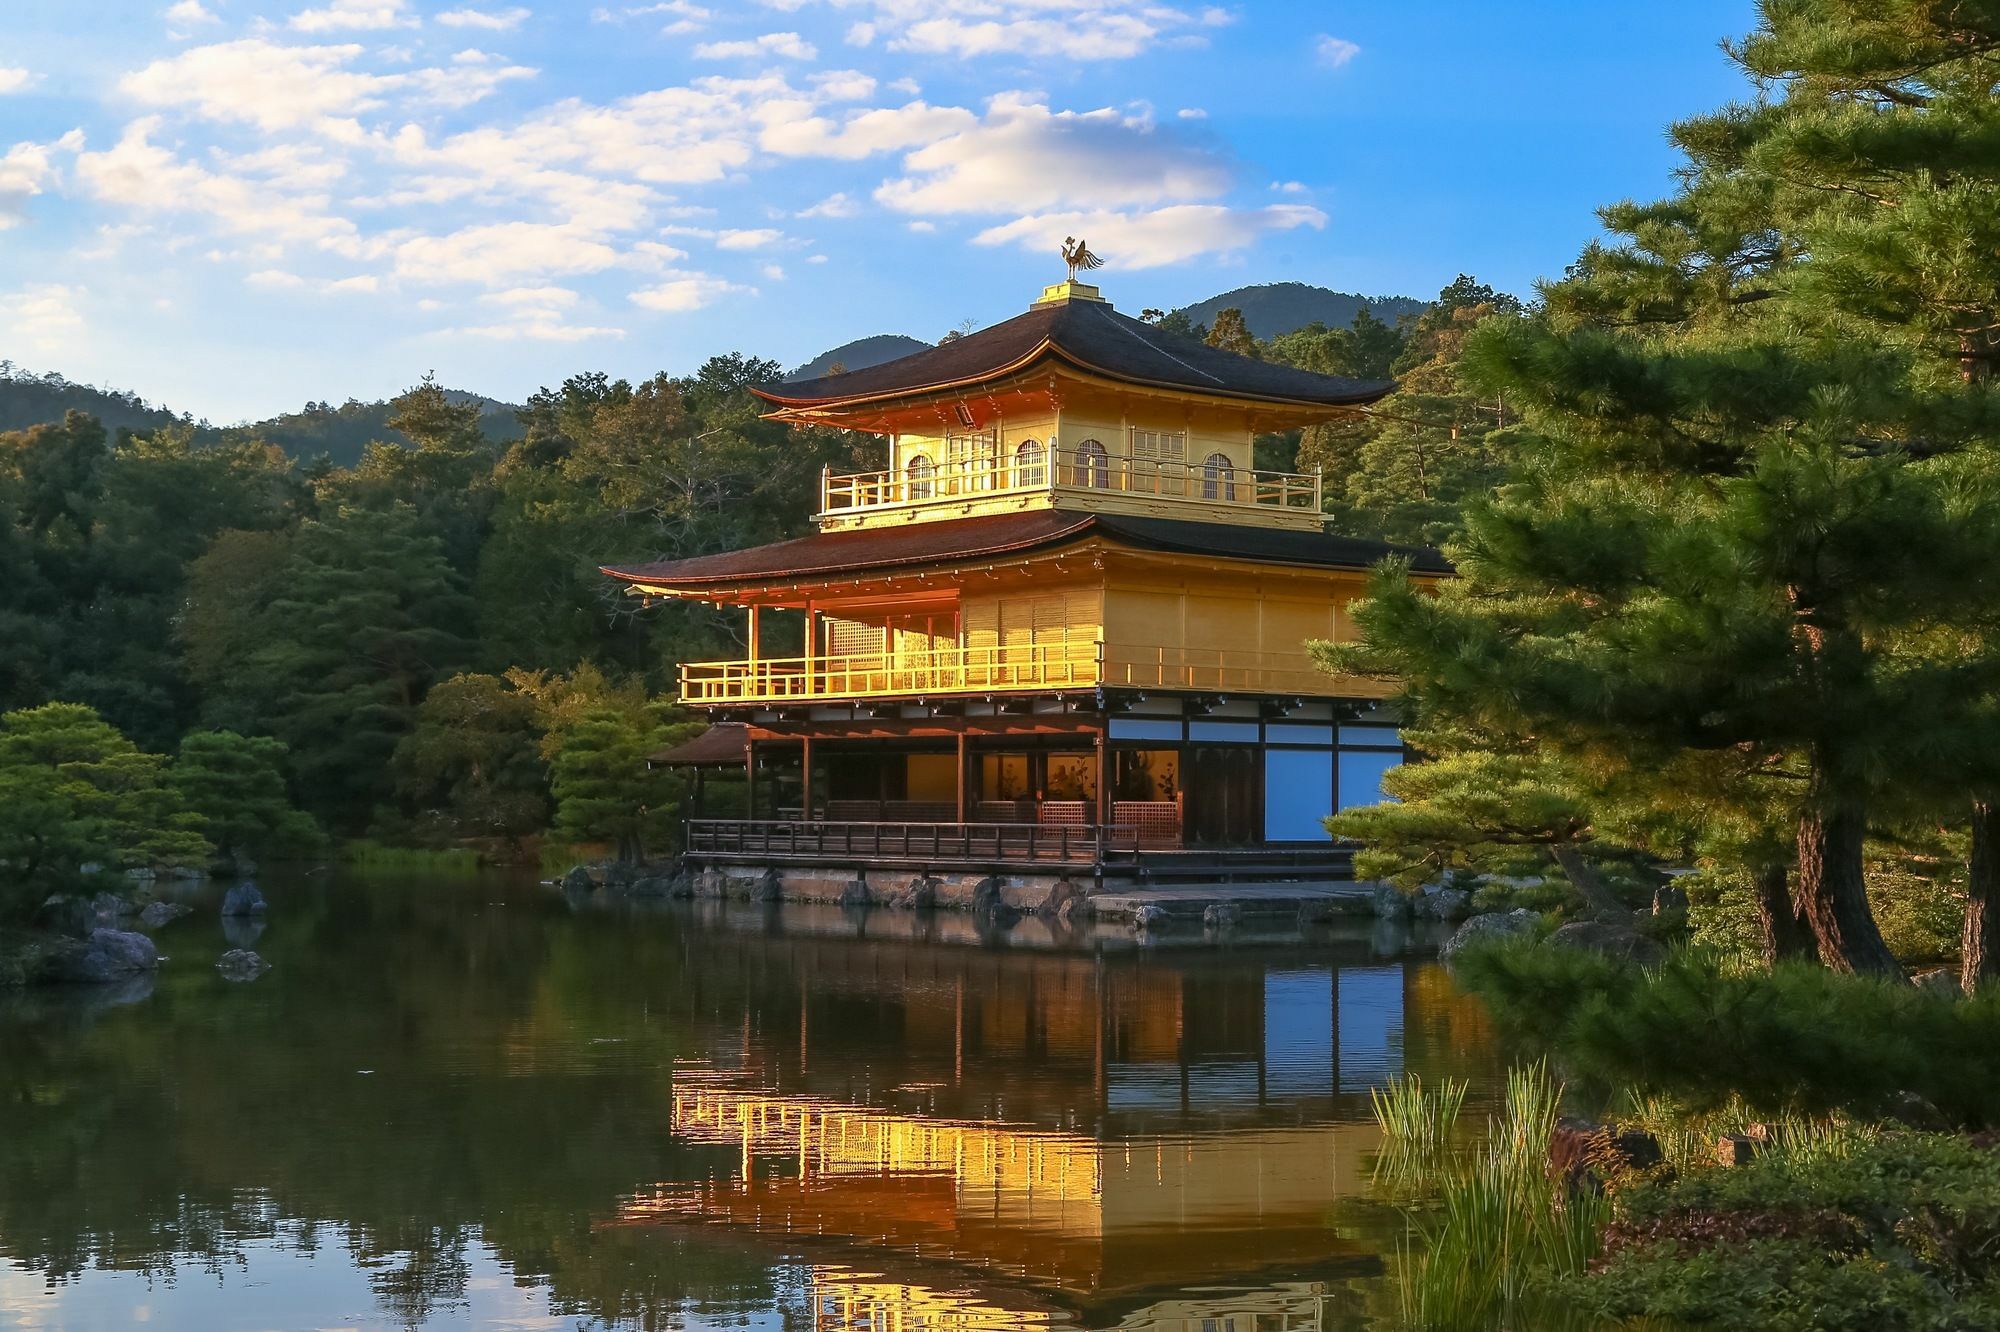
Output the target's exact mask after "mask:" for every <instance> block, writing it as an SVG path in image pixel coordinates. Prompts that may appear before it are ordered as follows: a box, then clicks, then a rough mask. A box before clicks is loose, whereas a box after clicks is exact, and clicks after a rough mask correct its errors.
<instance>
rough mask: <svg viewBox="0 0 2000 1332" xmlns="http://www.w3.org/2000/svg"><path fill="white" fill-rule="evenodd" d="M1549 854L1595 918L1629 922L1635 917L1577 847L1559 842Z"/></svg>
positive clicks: (1551, 848)
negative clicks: (1632, 916)
mask: <svg viewBox="0 0 2000 1332" xmlns="http://www.w3.org/2000/svg"><path fill="white" fill-rule="evenodd" d="M1549 854H1550V855H1552V856H1554V857H1555V860H1556V864H1558V865H1560V866H1562V872H1563V875H1564V876H1565V877H1566V878H1568V879H1569V881H1570V886H1571V887H1573V888H1575V889H1576V890H1577V892H1579V893H1581V894H1582V895H1583V900H1584V903H1585V905H1587V906H1588V907H1589V908H1590V910H1591V912H1592V913H1593V914H1594V915H1598V916H1604V917H1607V918H1609V919H1612V920H1617V919H1620V918H1629V917H1630V916H1631V915H1632V912H1631V909H1630V908H1628V907H1627V906H1626V905H1625V904H1624V903H1623V902H1621V901H1619V900H1618V898H1617V896H1616V895H1615V894H1613V893H1612V891H1611V888H1610V886H1609V885H1607V884H1606V883H1605V882H1604V879H1603V877H1602V876H1600V875H1599V874H1598V872H1597V868H1596V867H1595V866H1594V865H1592V864H1591V863H1590V862H1589V861H1588V860H1585V859H1584V857H1583V852H1581V851H1579V850H1577V849H1576V847H1575V846H1573V845H1571V844H1570V843H1567V842H1558V843H1557V844H1556V845H1554V846H1552V847H1550V848H1549Z"/></svg>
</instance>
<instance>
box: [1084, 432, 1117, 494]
mask: <svg viewBox="0 0 2000 1332" xmlns="http://www.w3.org/2000/svg"><path fill="white" fill-rule="evenodd" d="M1076 483H1077V484H1078V485H1080V486H1096V487H1098V488H1100V489H1102V488H1105V487H1108V486H1109V485H1110V484H1111V455H1109V454H1107V453H1106V452H1105V451H1104V446H1103V445H1102V444H1099V443H1098V442H1097V441H1096V440H1094V439H1086V440H1085V441H1083V443H1081V444H1079V445H1077V446H1076Z"/></svg>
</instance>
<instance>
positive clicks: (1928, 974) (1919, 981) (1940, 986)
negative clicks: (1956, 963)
mask: <svg viewBox="0 0 2000 1332" xmlns="http://www.w3.org/2000/svg"><path fill="white" fill-rule="evenodd" d="M1910 984H1912V985H1914V986H1916V987H1917V988H1918V989H1919V990H1921V991H1923V992H1924V993H1925V994H1934V995H1937V996H1939V997H1940V998H1945V999H1962V998H1964V997H1965V991H1964V990H1963V989H1961V988H1960V986H1959V975H1958V968H1957V967H1932V968H1931V969H1930V970H1929V971H1919V972H1918V973H1917V974H1916V975H1914V976H1912V977H1910Z"/></svg>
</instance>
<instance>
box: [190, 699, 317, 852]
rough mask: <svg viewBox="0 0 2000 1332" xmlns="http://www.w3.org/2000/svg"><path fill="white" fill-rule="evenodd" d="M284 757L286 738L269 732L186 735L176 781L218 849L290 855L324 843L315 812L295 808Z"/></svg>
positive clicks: (204, 835)
mask: <svg viewBox="0 0 2000 1332" xmlns="http://www.w3.org/2000/svg"><path fill="white" fill-rule="evenodd" d="M285 757H286V750H285V746H284V745H283V743H281V742H280V741H277V740H273V739H271V738H270V737H269V736H243V735H238V734H236V733H235V732H234V731H190V732H188V734H187V735H185V736H183V737H182V738H181V747H180V750H179V752H178V753H177V754H176V755H175V756H174V765H173V770H172V774H171V776H172V780H173V784H174V787H175V789H176V790H178V791H179V792H180V795H181V799H182V800H183V801H185V802H186V804H187V807H188V808H189V809H190V810H192V811H193V812H194V814H195V816H196V817H197V818H198V819H199V821H200V828H201V835H202V836H203V837H205V838H207V839H208V841H209V843H210V844H211V845H212V846H214V847H215V849H216V850H217V851H219V852H221V853H223V854H225V855H237V854H242V855H248V856H251V857H253V858H255V859H257V860H291V859H299V858H302V857H304V856H307V855H310V854H312V853H313V852H316V851H318V850H319V849H320V847H321V846H322V845H323V844H324V842H325V838H324V835H323V834H322V833H321V832H320V830H319V826H318V825H317V824H315V823H314V822H313V821H312V818H311V816H309V815H307V814H305V813H303V812H301V811H300V810H298V809H296V808H294V807H293V804H292V799H291V794H290V792H289V791H288V790H287V789H286V784H285Z"/></svg>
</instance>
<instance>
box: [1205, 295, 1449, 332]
mask: <svg viewBox="0 0 2000 1332" xmlns="http://www.w3.org/2000/svg"><path fill="white" fill-rule="evenodd" d="M1428 304H1429V302H1428V301H1420V300H1417V299H1415V298H1414V297H1410V296H1357V295H1353V294H1351V293H1348V292H1344V291H1328V290H1327V289H1326V288H1325V287H1309V286H1307V285H1306V284H1305V283H1303V282H1267V283H1264V284H1263V285H1261V286H1256V287H1238V288H1237V289H1236V290H1235V291H1225V292H1223V293H1222V294H1221V295H1220V296H1211V297H1209V298H1208V299H1207V300H1205V301H1199V302H1197V303H1195V304H1193V305H1189V306H1185V307H1183V308H1182V309H1181V311H1180V313H1182V314H1185V315H1186V316H1188V318H1190V319H1192V320H1194V321H1195V322H1196V323H1197V324H1204V325H1206V324H1212V323H1214V322H1215V316H1216V314H1217V312H1219V311H1222V310H1227V309H1229V308H1230V307H1231V306H1234V307H1235V308H1237V309H1239V310H1241V311H1242V312H1243V322H1244V323H1246V324H1248V325H1249V326H1250V334H1251V336H1252V337H1258V338H1274V337H1276V336H1278V335H1279V334H1280V333H1290V332H1291V331H1292V330H1293V329H1298V328H1304V327H1305V326H1306V325H1307V324H1311V323H1315V322H1317V323H1321V324H1325V325H1326V326H1327V327H1328V328H1344V327H1346V326H1347V325H1348V324H1351V323H1353V322H1354V315H1355V312H1356V311H1358V310H1360V308H1361V307H1362V306H1364V305H1365V306H1367V307H1368V308H1369V310H1370V311H1371V312H1373V313H1374V315H1375V317H1376V318H1377V319H1380V320H1381V321H1382V322H1383V323H1385V324H1393V323H1395V322H1396V321H1397V320H1398V319H1400V318H1402V317H1403V316H1404V315H1419V314H1422V313H1423V312H1424V307H1425V306H1427V305H1428Z"/></svg>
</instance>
